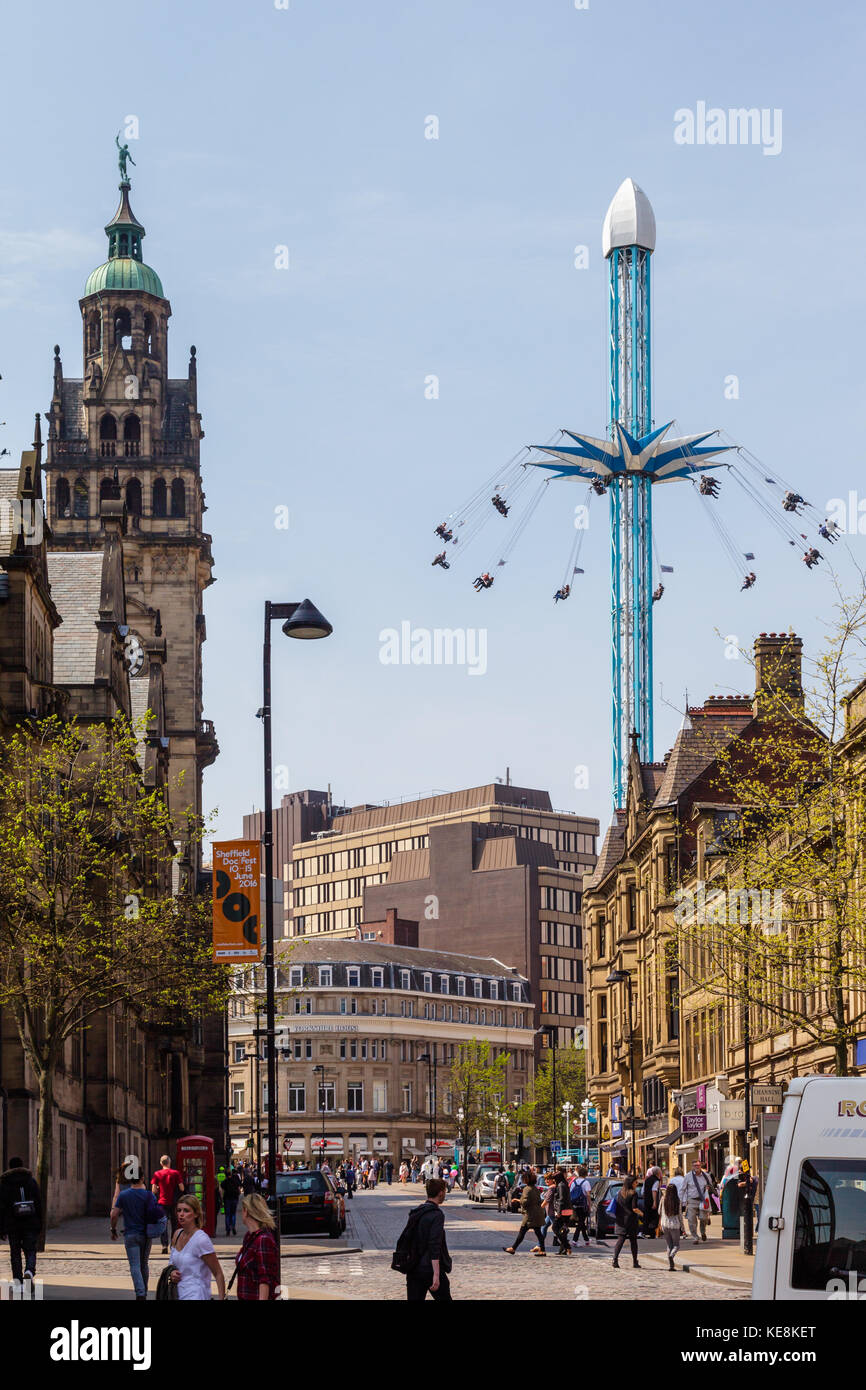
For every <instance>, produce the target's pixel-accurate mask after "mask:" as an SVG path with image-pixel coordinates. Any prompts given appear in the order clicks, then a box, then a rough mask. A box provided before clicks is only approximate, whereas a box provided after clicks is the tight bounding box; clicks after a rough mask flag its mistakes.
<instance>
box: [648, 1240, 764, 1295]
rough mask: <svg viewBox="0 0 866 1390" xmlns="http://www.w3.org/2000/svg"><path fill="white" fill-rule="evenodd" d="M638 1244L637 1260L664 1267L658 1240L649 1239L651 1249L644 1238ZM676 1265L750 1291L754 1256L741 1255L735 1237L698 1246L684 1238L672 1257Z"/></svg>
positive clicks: (665, 1255) (664, 1263)
mask: <svg viewBox="0 0 866 1390" xmlns="http://www.w3.org/2000/svg"><path fill="white" fill-rule="evenodd" d="M639 1244H640V1245H641V1246H645V1247H646V1248H645V1249H642V1250H641V1256H640V1258H641V1261H644V1260H645V1261H646V1262H647V1264H653V1265H657V1266H662V1267H663V1268H665V1269H666V1268H667V1263H668V1257H667V1253H666V1251H665V1248H664V1245H663V1244H662V1243H661V1242H656V1241H653V1243H652V1246H653V1248H652V1249H650V1247H649V1245H648V1244H647V1242H645V1241H640V1242H639ZM755 1246H756V1247H757V1241H756V1242H755ZM676 1266H677V1269H682V1270H684V1271H685V1272H686V1273H688V1274H697V1275H698V1276H699V1277H700V1278H702V1279H713V1280H715V1281H716V1283H719V1284H727V1285H728V1286H729V1287H731V1288H740V1289H749V1290H751V1287H752V1276H753V1274H754V1270H755V1257H754V1255H744V1254H743V1252H742V1251H741V1249H740V1242H739V1241H738V1240H708V1241H707V1242H706V1244H704V1243H703V1241H702V1242H701V1244H700V1245H694V1244H693V1243H692V1241H691V1240H689V1238H688V1237H686V1239H685V1240H684V1241H683V1243H682V1245H681V1246H680V1252H679V1254H678V1255H677V1257H676Z"/></svg>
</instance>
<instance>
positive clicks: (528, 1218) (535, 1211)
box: [503, 1173, 547, 1255]
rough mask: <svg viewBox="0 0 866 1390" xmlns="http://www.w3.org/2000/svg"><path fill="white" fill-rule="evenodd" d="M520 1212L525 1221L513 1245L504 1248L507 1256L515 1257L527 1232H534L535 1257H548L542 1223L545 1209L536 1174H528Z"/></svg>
mask: <svg viewBox="0 0 866 1390" xmlns="http://www.w3.org/2000/svg"><path fill="white" fill-rule="evenodd" d="M520 1210H521V1212H522V1213H523V1220H522V1221H521V1223H520V1230H519V1231H518V1232H517V1236H516V1238H515V1240H514V1242H513V1243H512V1244H511V1245H505V1246H503V1249H504V1251H505V1253H506V1255H513V1254H514V1253H515V1252H516V1250H517V1248H518V1246H519V1245H521V1244H522V1242H523V1237H524V1236H525V1235H526V1232H527V1231H533V1232H534V1234H535V1239H536V1240H537V1241H538V1244H537V1245H536V1246H535V1247H534V1249H533V1251H532V1254H533V1255H546V1254H547V1251H546V1250H545V1248H544V1232H543V1231H542V1221H543V1219H544V1214H543V1208H542V1205H541V1193H540V1192H539V1190H538V1179H537V1178H536V1176H535V1174H534V1173H529V1174H527V1177H526V1181H525V1183H524V1184H523V1188H522V1190H521V1193H520Z"/></svg>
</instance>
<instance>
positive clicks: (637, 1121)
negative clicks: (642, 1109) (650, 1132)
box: [624, 1115, 649, 1130]
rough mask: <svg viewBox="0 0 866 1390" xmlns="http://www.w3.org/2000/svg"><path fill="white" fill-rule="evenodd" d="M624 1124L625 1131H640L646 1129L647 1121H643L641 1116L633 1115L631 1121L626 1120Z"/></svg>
mask: <svg viewBox="0 0 866 1390" xmlns="http://www.w3.org/2000/svg"><path fill="white" fill-rule="evenodd" d="M624 1123H625V1128H626V1130H631V1129H637V1130H641V1129H646V1127H647V1125H648V1123H649V1121H648V1120H645V1119H644V1118H643V1116H642V1115H635V1116H634V1117H633V1118H632V1119H628V1120H626V1121H625V1122H624Z"/></svg>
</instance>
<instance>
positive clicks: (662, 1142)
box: [637, 1129, 698, 1149]
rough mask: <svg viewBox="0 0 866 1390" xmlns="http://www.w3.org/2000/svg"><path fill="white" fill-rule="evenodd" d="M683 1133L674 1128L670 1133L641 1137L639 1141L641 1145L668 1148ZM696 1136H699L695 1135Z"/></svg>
mask: <svg viewBox="0 0 866 1390" xmlns="http://www.w3.org/2000/svg"><path fill="white" fill-rule="evenodd" d="M681 1134H682V1130H681V1129H672V1130H671V1132H670V1134H662V1135H656V1136H655V1138H654V1139H639V1140H638V1141H637V1142H638V1144H639V1145H640V1144H646V1145H650V1144H652V1145H653V1147H654V1148H657V1149H666V1148H668V1147H669V1146H670V1145H671V1144H672V1143H673V1142H674V1140H675V1139H679V1137H680V1135H681ZM695 1138H698V1136H697V1135H695Z"/></svg>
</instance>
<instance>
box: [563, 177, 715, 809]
mask: <svg viewBox="0 0 866 1390" xmlns="http://www.w3.org/2000/svg"><path fill="white" fill-rule="evenodd" d="M655 241H656V224H655V216H654V215H653V210H652V207H651V206H650V202H649V199H648V198H647V196H646V194H645V193H644V192H643V190H642V189H640V188H639V187H638V186H637V184H636V183H635V182H634V181H633V180H632V179H625V180H624V182H623V183H622V184H621V185H620V187H619V188H618V189H617V191H616V194H615V195H614V198H613V201H612V202H611V204H610V207H609V208H608V210H607V214H606V216H605V219H604V226H603V230H602V249H603V251H604V255H605V258H606V259H607V261H608V263H609V270H610V280H609V297H610V307H609V355H610V421H609V425H608V437H607V439H594V438H592V437H591V436H589V435H581V434H573V433H572V432H571V431H570V430H565V431H563V434H564V435H565V436H567V438H568V439H570V440H571V441H573V442H572V444H570V445H565V444H563V443H560V444H559V445H557V446H556V447H551V446H550V445H537V446H535V447H536V448H537V449H539V451H540V452H542V453H545V454H548V455H550V456H551V457H553V458H555V459H557V460H559V462H558V463H556V464H549V463H538V464H536V466H537V467H541V468H548V469H551V470H554V472H555V476H557V477H568V476H575V475H576V476H578V477H582V478H588V479H589V480H590V481H591V482H592V484H593V486H594V487H595V489H596V491H606V492H607V494H608V503H609V510H610V568H611V684H612V697H613V698H612V710H611V716H612V728H611V734H612V777H613V804H614V807H615V808H616V807H620V806H622V805H623V802H624V799H625V784H626V778H627V769H628V756H629V739H630V736H631V734H632V732H636V734H637V742H638V751H639V754H640V758H641V761H642V762H652V759H653V661H652V603H653V599H652V488H653V484H654V483H659V482H665V481H668V480H669V479H672V478H687V477H692V476H693V475H694V474H695V473H696V472H700V471H702V470H703V469H704V468H708V467H710V466H711V465H710V459H715V458H717V457H718V455H719V454H721V453H724V452H726V449H724V448H723V447H722V446H715V447H713V446H709V447H704V448H702V447H700V446H701V444H702V442H703V441H704V440H706V439H709V438H710V435H709V434H701V435H689V436H686V437H684V438H680V439H669V438H668V437H667V436H668V431H669V430H670V428H671V425H670V424H667V425H663V426H662V427H661V428H659V429H657V430H653V428H652V423H653V422H652V389H651V388H652V352H651V328H650V258H651V256H652V254H653V251H654V249H655Z"/></svg>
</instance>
